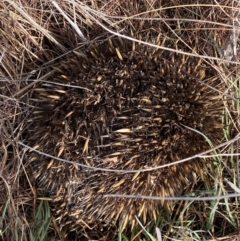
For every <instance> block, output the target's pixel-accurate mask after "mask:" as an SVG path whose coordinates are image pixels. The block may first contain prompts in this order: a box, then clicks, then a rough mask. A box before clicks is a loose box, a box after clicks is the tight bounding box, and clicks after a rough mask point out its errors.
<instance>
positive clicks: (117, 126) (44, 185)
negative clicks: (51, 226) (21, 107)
mask: <svg viewBox="0 0 240 241" xmlns="http://www.w3.org/2000/svg"><path fill="white" fill-rule="evenodd" d="M209 86H210V87H211V88H210V87H209ZM222 88H223V87H222V85H221V83H220V80H219V78H218V77H217V75H216V72H215V70H214V69H213V68H212V67H211V66H210V65H206V64H204V62H203V61H202V60H201V59H199V58H197V57H192V56H191V57H189V56H186V55H182V54H177V53H173V52H169V51H163V50H160V49H156V48H152V47H149V46H147V45H143V44H138V43H134V42H132V41H128V40H123V39H120V38H112V39H110V38H109V40H107V41H103V42H101V43H100V42H99V43H96V42H95V43H90V44H88V45H87V46H86V45H85V46H83V47H82V48H81V49H80V50H78V52H75V54H73V55H72V56H71V57H69V58H65V60H62V61H61V62H60V63H59V66H56V67H55V74H54V77H52V79H49V82H43V83H41V84H39V85H38V86H37V87H36V89H35V90H34V95H33V96H34V98H33V100H35V101H36V103H35V106H36V108H35V111H34V116H33V119H32V124H31V126H30V131H29V133H30V134H29V136H30V137H29V144H30V145H31V146H34V148H35V149H37V150H40V151H42V152H45V153H47V154H50V155H53V156H56V157H60V158H62V159H66V160H69V161H72V162H74V163H79V164H84V165H86V166H89V167H97V168H107V169H114V170H120V171H119V172H109V171H102V170H94V169H91V168H87V167H83V166H78V165H74V164H69V163H65V162H62V161H59V160H55V159H51V158H48V157H46V156H44V155H39V154H37V153H35V152H31V156H30V162H31V165H32V167H33V170H34V177H35V178H36V180H37V183H38V186H39V188H41V189H42V190H44V191H45V192H46V193H47V194H48V195H49V196H51V197H52V198H53V200H54V202H55V204H54V206H55V208H54V210H55V211H54V212H55V215H56V217H57V219H58V221H59V223H60V224H61V226H65V227H68V229H69V230H75V229H78V228H79V227H80V226H83V225H84V224H87V225H88V226H90V227H93V226H94V225H95V224H97V223H105V224H111V223H114V222H115V221H116V220H117V219H121V220H122V221H123V226H125V225H126V223H127V222H128V221H129V220H131V221H134V220H135V215H137V216H138V217H140V218H141V220H143V222H145V221H146V219H147V217H148V216H149V217H151V218H156V216H157V212H158V210H159V205H160V204H162V203H161V202H159V201H151V200H143V199H124V198H112V197H104V195H106V194H135V195H149V196H164V197H166V196H173V195H177V194H180V193H181V192H182V190H183V188H184V187H185V186H186V185H187V184H188V183H189V182H190V181H193V180H194V177H195V176H196V173H199V172H201V170H202V166H203V164H204V161H203V159H193V160H191V161H188V162H184V163H180V164H177V165H172V166H169V167H166V168H163V169H159V170H154V171H148V172H140V171H139V172H137V173H136V172H135V173H123V172H121V171H122V170H142V169H146V168H151V167H156V166H160V165H163V164H168V163H172V162H174V161H177V160H180V159H182V158H186V157H190V156H192V155H194V154H197V153H199V152H202V151H204V150H207V149H209V148H210V146H209V143H208V142H207V141H206V140H205V138H204V136H203V135H205V136H206V137H207V138H209V140H211V141H212V143H213V144H218V143H219V141H220V140H221V136H222V123H221V111H222V109H223V102H222V100H221V95H220V94H219V91H217V90H220V89H222ZM189 127H190V128H189ZM193 129H194V130H196V131H194V130H193ZM201 133H202V134H203V135H202V134H201ZM131 224H132V222H131Z"/></svg>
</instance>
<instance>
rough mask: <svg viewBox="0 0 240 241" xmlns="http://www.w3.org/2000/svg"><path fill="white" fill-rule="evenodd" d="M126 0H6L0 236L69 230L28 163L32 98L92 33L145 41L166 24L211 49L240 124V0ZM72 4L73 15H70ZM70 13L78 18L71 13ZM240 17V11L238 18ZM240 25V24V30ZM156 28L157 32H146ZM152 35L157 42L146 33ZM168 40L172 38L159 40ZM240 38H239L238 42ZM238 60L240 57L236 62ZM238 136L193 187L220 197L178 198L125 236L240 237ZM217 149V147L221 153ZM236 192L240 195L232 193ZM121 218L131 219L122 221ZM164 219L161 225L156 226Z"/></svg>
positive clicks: (1, 42)
mask: <svg viewBox="0 0 240 241" xmlns="http://www.w3.org/2000/svg"><path fill="white" fill-rule="evenodd" d="M193 2H194V1H190V0H184V1H179V0H171V1H155V0H142V1H126V0H116V1H113V0H110V1H107V0H104V1H97V0H91V1H87V0H83V1H78V0H72V1H71V0H67V1H48V0H41V1H36V0H21V1H17V0H13V1H11V0H3V1H1V2H0V90H1V91H0V141H1V146H0V239H2V240H7V241H8V240H64V237H63V234H62V233H61V232H60V231H59V228H58V224H57V222H56V221H55V220H54V217H53V216H51V214H50V209H49V206H48V202H47V201H46V200H39V198H38V197H39V196H37V194H38V192H37V190H36V187H35V184H34V182H33V180H32V178H31V172H30V171H31V168H30V167H29V166H27V164H26V159H25V153H26V151H27V150H26V149H25V148H23V147H22V146H21V145H19V141H23V142H24V140H25V139H24V138H25V136H24V133H25V131H26V130H27V128H28V124H29V121H30V120H31V111H30V110H31V108H30V106H29V98H30V96H31V90H32V88H33V87H34V86H35V84H36V82H38V81H42V80H46V79H47V77H48V79H49V78H51V75H53V74H54V72H49V71H48V69H49V66H50V65H51V64H54V63H55V60H56V59H57V58H59V57H60V56H63V55H66V54H67V53H68V52H71V51H72V50H73V49H77V48H78V46H79V45H80V44H81V43H82V42H83V41H84V40H85V39H87V40H90V41H97V40H98V39H102V38H106V37H109V36H110V35H111V34H117V35H121V36H123V37H126V38H134V36H135V33H136V32H138V33H140V34H141V35H142V39H137V40H136V39H135V41H140V42H141V41H143V42H144V41H145V40H146V39H148V38H149V36H150V37H152V38H154V37H157V36H158V35H159V34H161V38H166V39H167V40H168V41H174V42H176V43H179V45H178V44H177V46H179V48H176V49H173V50H172V51H182V50H181V46H185V47H186V49H188V50H189V51H187V52H186V53H183V54H194V55H201V56H202V57H205V61H206V64H210V65H212V66H214V68H215V69H216V70H217V71H218V74H219V77H220V78H221V80H222V82H223V83H225V84H226V85H227V86H228V89H226V91H225V92H224V93H220V94H221V95H222V96H223V97H222V98H223V99H226V102H225V103H226V108H225V111H224V113H223V114H224V115H223V123H224V125H225V129H224V130H223V131H224V136H225V138H224V140H223V142H228V141H231V140H232V139H233V138H234V137H236V136H237V135H238V134H239V97H240V90H239V87H240V82H239V81H240V80H239V67H238V64H237V62H238V61H239V53H238V52H237V55H236V56H235V57H234V58H235V59H234V58H233V59H232V61H229V58H228V60H227V61H223V60H224V58H223V57H224V56H223V52H222V51H221V50H222V49H226V46H227V44H228V40H229V38H228V37H229V36H231V33H232V32H233V30H234V29H235V27H237V26H238V22H239V21H240V20H236V19H238V18H239V10H240V6H239V3H238V1H234V0H232V1H230V0H228V1H223V0H220V1H209V3H208V4H205V1H198V4H196V3H193ZM63 13H65V14H66V15H64V14H63ZM66 16H68V18H69V19H71V21H70V20H69V19H68V18H67V17H66ZM234 20H236V21H234ZM235 33H236V35H237V33H238V32H235ZM146 35H148V36H147V37H145V36H146ZM237 43H238V42H237ZM146 44H148V43H146ZM158 47H159V48H166V47H167V46H158ZM237 47H238V45H237ZM229 62H231V63H229ZM238 143H239V142H238V139H237V140H236V141H235V142H230V144H229V145H227V144H226V145H224V146H222V147H221V148H219V149H218V150H216V152H215V154H216V155H215V157H214V158H213V161H212V162H211V163H209V170H211V171H209V172H208V173H203V174H202V175H203V176H204V177H205V178H204V181H199V182H198V183H196V184H195V185H194V186H191V187H187V188H186V193H188V196H190V197H204V196H205V197H206V196H216V197H217V196H219V195H225V197H226V198H224V199H221V200H219V199H216V200H209V201H204V200H200V198H199V200H198V201H192V200H190V199H189V200H185V201H179V202H176V208H175V209H174V211H173V212H171V213H163V214H162V215H159V218H158V220H157V221H156V222H154V221H151V220H149V223H150V225H149V226H148V227H145V228H146V229H145V230H144V229H142V230H141V233H142V234H140V233H139V232H138V231H131V232H130V233H127V232H126V233H122V232H119V234H118V240H160V237H162V240H186V241H190V240H209V241H210V240H229V241H230V240H236V241H237V240H240V229H239V225H240V224H239V220H240V203H239V193H240V192H239V189H238V188H239V187H240V171H239V157H238V155H239V144H238ZM212 154H214V153H212ZM229 193H236V194H238V197H231V198H228V194H229ZM119 226H121V224H119ZM156 226H157V227H158V228H159V229H158V232H157V234H156V233H155V227H156Z"/></svg>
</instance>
